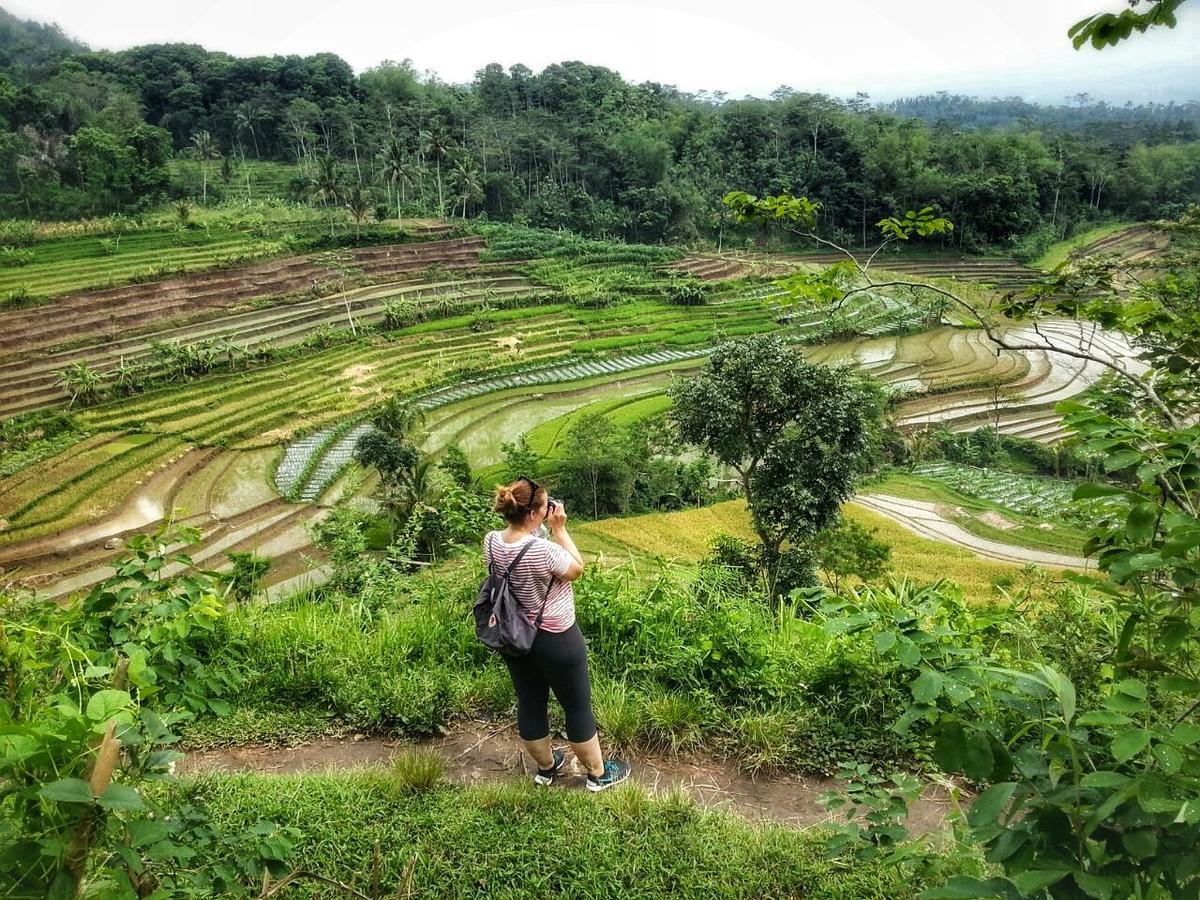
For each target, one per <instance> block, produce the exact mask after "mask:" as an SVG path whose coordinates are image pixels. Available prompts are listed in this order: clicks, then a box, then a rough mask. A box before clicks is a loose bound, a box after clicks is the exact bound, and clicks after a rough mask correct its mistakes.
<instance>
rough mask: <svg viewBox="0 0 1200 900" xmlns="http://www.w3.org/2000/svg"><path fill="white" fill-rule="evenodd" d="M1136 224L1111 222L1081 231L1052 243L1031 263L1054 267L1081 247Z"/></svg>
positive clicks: (1038, 267) (1040, 267)
mask: <svg viewBox="0 0 1200 900" xmlns="http://www.w3.org/2000/svg"><path fill="white" fill-rule="evenodd" d="M1136 224H1137V222H1109V223H1108V224H1107V225H1100V226H1097V227H1096V228H1092V229H1089V230H1088V231H1081V232H1080V233H1079V234H1077V235H1075V236H1074V237H1069V238H1067V239H1066V240H1065V241H1059V242H1058V243H1057V244H1051V245H1050V246H1049V247H1048V248H1047V249H1046V252H1045V253H1043V254H1042V255H1041V256H1039V257H1038V258H1037V259H1035V260H1032V261H1031V262H1030V263H1029V265H1030V266H1031V267H1032V268H1034V269H1042V270H1049V269H1053V268H1055V267H1056V266H1059V265H1061V264H1062V263H1064V262H1066V261H1067V258H1068V257H1069V256H1070V255H1071V253H1072V251H1074V250H1078V249H1079V248H1080V247H1086V246H1087V245H1088V244H1091V243H1093V242H1094V241H1098V240H1100V239H1101V238H1106V237H1108V236H1109V235H1111V234H1116V233H1117V232H1118V231H1124V230H1125V229H1126V228H1132V227H1133V226H1135V225H1136Z"/></svg>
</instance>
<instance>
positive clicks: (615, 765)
mask: <svg viewBox="0 0 1200 900" xmlns="http://www.w3.org/2000/svg"><path fill="white" fill-rule="evenodd" d="M632 771H633V766H631V765H630V764H629V763H627V762H620V761H618V760H615V759H609V760H605V762H604V774H603V775H600V776H599V777H597V776H595V775H593V774H592V773H590V772H589V773H588V777H587V789H588V790H589V791H593V792H595V791H606V790H608V789H609V788H610V787H612V786H613V785H614V784H620V783H621V782H622V781H624V780H625V779H627V778H628V777H629V774H630V773H631V772H632Z"/></svg>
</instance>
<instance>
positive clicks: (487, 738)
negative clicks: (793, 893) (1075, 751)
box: [179, 723, 953, 833]
mask: <svg viewBox="0 0 1200 900" xmlns="http://www.w3.org/2000/svg"><path fill="white" fill-rule="evenodd" d="M555 746H556V747H559V746H560V747H563V748H564V749H567V751H568V752H567V757H568V763H567V769H568V774H566V775H565V776H562V777H560V778H558V779H557V780H556V784H555V788H556V789H559V790H582V788H583V770H582V769H581V768H579V766H578V764H577V763H576V762H575V759H574V757H573V756H572V755H571V753H570V750H569V748H568V747H567V745H566V743H565V742H564V741H561V740H556V741H555ZM411 747H416V748H420V749H423V750H427V751H431V752H433V753H436V754H437V755H438V756H440V757H441V758H442V759H443V760H444V761H445V763H446V776H447V778H448V779H449V780H450V781H452V782H454V783H457V784H467V785H470V784H481V783H485V782H495V781H521V780H525V779H530V778H532V775H533V773H532V771H531V770H530V769H529V761H528V758H527V757H526V756H525V755H524V753H523V752H522V750H521V743H520V741H519V740H518V738H517V735H516V728H515V726H513V725H512V724H511V723H505V724H504V725H500V726H498V727H497V726H496V725H494V724H489V723H472V724H471V725H470V727H464V728H461V729H457V730H455V731H452V732H451V733H449V734H447V735H446V736H445V737H441V738H435V739H432V740H428V741H419V742H415V743H414V742H406V741H400V740H391V739H387V738H380V737H367V736H364V735H357V734H356V735H352V736H350V737H341V738H320V739H317V740H315V741H311V742H309V743H305V744H300V745H299V746H295V747H270V746H265V745H261V744H252V745H248V746H244V747H230V748H223V749H216V750H194V751H192V752H190V753H188V754H187V757H186V758H185V759H184V760H183V761H182V762H181V763H180V767H179V771H180V773H181V774H184V775H199V774H203V773H209V772H256V773H260V774H267V775H288V774H296V773H302V772H329V771H337V770H345V769H361V768H368V767H381V766H387V765H388V764H389V763H390V762H391V760H392V758H393V757H394V756H396V755H397V754H398V753H400V752H401V751H403V750H405V749H407V748H411ZM626 758H629V759H630V760H631V761H632V762H633V767H634V768H633V781H634V782H635V783H636V784H638V785H640V786H641V787H643V788H645V789H646V790H648V791H650V792H651V793H654V794H661V793H666V792H669V791H671V790H674V789H679V790H682V791H683V792H684V793H685V794H687V795H688V796H689V797H690V798H691V799H692V800H694V801H695V802H696V803H697V804H698V805H700V806H703V807H705V808H710V809H714V808H720V809H725V810H727V811H729V812H734V813H737V814H738V815H741V816H745V817H746V818H749V819H767V820H772V821H777V822H781V823H784V824H787V825H792V826H798V827H806V826H810V825H817V824H820V823H822V822H828V821H829V820H830V819H831V816H830V815H829V813H827V812H826V811H825V810H824V809H822V808H821V807H820V806H819V805H818V804H817V798H818V797H819V796H820V795H821V794H822V793H824V792H825V791H828V790H835V789H837V788H838V787H840V786H841V782H839V781H837V780H835V779H828V778H814V777H808V776H804V775H794V774H786V773H781V774H772V775H759V776H757V777H751V776H749V775H746V774H744V773H742V772H740V771H738V770H737V768H736V767H734V766H732V765H731V764H730V763H728V762H725V761H722V760H717V759H713V758H710V757H704V756H699V755H695V756H683V755H680V756H665V755H661V754H643V753H638V754H634V755H632V756H628V757H626ZM952 808H953V801H952V800H951V798H950V794H949V791H948V790H947V789H945V788H944V787H938V786H931V787H929V788H928V789H927V790H926V792H925V795H924V796H923V797H922V798H921V799H920V800H918V801H917V802H916V804H914V806H913V810H912V813H911V814H910V816H909V820H908V826H909V828H910V829H912V830H913V831H914V832H916V833H924V832H928V831H932V830H935V829H937V828H939V827H941V825H942V824H943V823H944V822H945V820H946V817H947V816H948V815H949V813H950V811H951V810H952Z"/></svg>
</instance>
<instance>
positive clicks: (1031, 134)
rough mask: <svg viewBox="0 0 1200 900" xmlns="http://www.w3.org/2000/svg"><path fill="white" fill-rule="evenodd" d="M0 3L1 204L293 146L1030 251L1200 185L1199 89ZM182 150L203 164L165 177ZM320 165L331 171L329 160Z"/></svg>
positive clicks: (297, 189) (432, 178) (651, 235)
mask: <svg viewBox="0 0 1200 900" xmlns="http://www.w3.org/2000/svg"><path fill="white" fill-rule="evenodd" d="M3 15H4V16H5V19H4V20H3V22H0V25H2V26H3V27H0V132H2V134H0V215H4V216H10V217H18V218H42V219H45V218H60V219H67V218H73V217H80V216H96V215H102V214H107V213H113V212H117V213H121V214H124V215H137V214H138V213H139V212H140V211H145V210H147V209H150V208H152V207H154V206H155V205H157V204H159V203H160V202H161V201H162V200H163V199H164V197H165V196H166V195H167V194H168V193H170V192H174V193H175V194H176V195H180V194H186V195H191V194H193V193H194V194H196V195H203V200H204V202H208V201H209V200H215V199H217V198H219V197H220V196H221V193H222V190H223V189H224V188H223V186H222V179H221V178H219V177H217V176H218V173H223V176H224V178H223V181H224V185H225V186H227V185H228V184H229V183H230V181H231V180H232V179H233V177H234V171H235V169H236V168H237V166H238V165H239V164H244V163H246V162H247V161H259V160H272V161H278V162H282V163H288V164H291V165H293V166H295V167H296V169H295V173H294V175H293V176H292V177H291V184H290V185H289V190H290V191H291V193H292V194H293V196H294V197H295V198H296V199H302V198H305V197H306V196H311V194H312V192H313V190H320V187H319V183H320V181H321V178H322V175H321V172H322V168H321V167H322V165H323V163H322V160H323V159H327V160H332V161H336V162H326V163H324V165H325V169H324V171H325V172H326V176H327V177H326V180H327V181H328V178H329V177H337V178H340V180H341V182H342V183H343V184H344V185H345V186H346V187H351V186H354V187H357V188H358V189H359V190H360V192H361V196H362V197H364V198H365V200H366V201H367V203H368V204H384V203H387V204H390V205H391V206H393V207H394V208H396V209H397V210H398V211H399V212H401V213H404V214H438V215H441V214H451V215H458V216H461V217H463V218H466V217H469V216H486V217H487V218H489V219H491V220H495V221H507V222H514V223H517V224H524V225H531V226H534V227H542V228H567V229H570V230H574V231H576V232H579V233H582V234H585V235H588V236H591V237H599V238H612V239H621V240H626V241H638V242H648V243H659V242H673V243H681V242H684V243H686V242H697V241H712V242H715V243H718V244H723V243H724V242H725V241H726V240H727V239H729V238H732V239H734V240H736V241H742V242H746V241H751V240H754V239H755V238H760V237H761V236H760V235H756V234H754V233H753V232H748V231H746V230H745V229H742V230H741V231H737V230H736V229H735V233H734V234H733V235H727V232H728V231H729V229H730V226H731V225H732V223H731V222H730V220H729V219H728V216H727V214H726V213H725V212H724V211H723V208H722V206H721V204H720V198H721V197H722V196H724V195H725V194H726V193H727V192H728V191H731V190H747V191H750V192H752V193H756V194H760V195H765V194H777V193H782V192H790V193H792V194H794V195H797V196H801V195H803V196H809V197H814V198H818V199H819V200H820V201H821V203H822V208H821V222H820V225H821V227H822V229H824V230H825V231H826V232H828V233H829V234H831V235H834V236H836V237H837V238H838V239H839V240H841V241H843V242H855V243H858V244H862V245H865V244H866V243H868V242H869V241H870V240H871V232H872V231H873V227H872V226H873V224H874V223H875V222H876V221H877V220H879V219H880V218H881V217H883V216H885V215H887V214H889V213H890V212H891V211H893V210H897V209H900V210H903V209H910V208H919V207H923V206H932V207H934V208H935V209H936V210H937V211H938V212H939V213H940V214H941V215H945V216H946V217H948V218H950V219H952V220H953V221H954V222H955V223H956V224H957V228H956V230H955V232H954V235H953V236H952V237H947V238H946V239H945V240H944V241H943V242H942V243H943V245H946V246H950V245H953V246H954V247H956V248H957V249H959V250H962V251H966V252H972V251H974V252H979V251H994V252H1005V253H1009V254H1012V255H1016V256H1018V257H1020V258H1033V257H1035V256H1037V255H1038V254H1040V253H1041V252H1042V251H1043V250H1044V249H1045V248H1046V247H1047V246H1048V245H1050V244H1051V243H1053V242H1054V241H1056V240H1061V239H1063V238H1064V237H1066V236H1069V235H1070V234H1072V233H1075V232H1077V231H1079V230H1082V229H1084V228H1085V227H1087V226H1089V225H1092V224H1094V223H1097V222H1103V221H1106V220H1115V221H1123V220H1137V219H1141V218H1147V217H1152V216H1153V217H1157V216H1163V217H1167V218H1171V217H1175V216H1178V215H1179V214H1180V213H1182V212H1183V210H1184V209H1185V208H1186V206H1187V204H1188V203H1189V202H1194V201H1195V200H1196V199H1197V198H1198V197H1200V142H1198V133H1197V129H1198V127H1200V111H1198V110H1197V108H1196V107H1195V105H1194V104H1193V105H1186V106H1180V105H1176V104H1160V105H1145V106H1138V107H1132V106H1126V107H1110V106H1108V105H1106V104H1103V103H1094V102H1092V101H1091V100H1090V98H1089V97H1088V96H1087V95H1078V96H1076V97H1073V98H1064V105H1063V106H1061V107H1039V106H1036V105H1033V104H1029V103H1026V102H1024V101H1021V100H1020V99H1019V98H993V99H990V100H984V99H978V98H971V97H963V96H958V95H952V94H939V95H934V96H924V97H915V98H912V99H909V100H902V101H897V102H893V103H888V104H880V105H875V104H872V103H871V102H870V99H869V98H868V97H865V96H861V95H860V96H858V97H856V98H853V99H849V100H839V99H835V98H832V97H827V96H823V95H820V94H811V93H804V92H802V91H793V90H792V89H791V88H787V87H781V88H779V89H777V90H776V91H774V92H773V93H772V94H771V96H770V97H769V98H766V99H757V98H744V99H731V98H727V97H725V96H724V95H722V94H720V93H715V94H712V93H702V94H699V95H695V94H688V93H684V92H681V91H679V90H677V89H676V88H674V87H672V86H669V85H663V84H656V83H643V84H631V83H628V82H627V81H625V80H623V79H622V78H621V76H620V75H619V74H618V73H616V72H613V71H611V70H609V69H606V68H603V67H601V66H595V65H587V64H585V63H582V62H575V61H568V62H562V63H559V64H555V65H551V66H547V67H546V68H545V69H544V70H543V71H541V72H538V73H535V72H533V71H531V70H530V69H528V68H526V67H525V66H522V65H514V66H512V67H510V68H509V69H507V70H505V69H504V68H503V67H501V66H500V65H498V64H494V63H493V64H490V65H487V66H484V67H483V68H481V69H480V70H479V71H478V72H477V73H476V76H475V79H474V81H473V82H471V83H470V84H463V85H456V84H447V83H445V82H443V81H441V80H439V79H438V78H437V77H436V75H434V74H432V73H420V72H418V71H416V70H415V69H414V67H413V65H412V64H411V62H409V61H404V62H399V63H397V62H390V61H385V62H383V63H381V64H379V65H378V66H375V67H374V68H370V69H368V70H366V71H364V72H363V73H362V74H361V75H356V74H355V73H354V71H353V70H352V69H351V67H350V66H349V65H348V64H347V63H346V62H345V61H344V60H342V59H340V58H339V57H337V56H336V55H334V54H329V53H321V54H317V55H314V56H310V57H303V58H302V57H298V56H288V57H280V56H274V57H266V56H262V57H253V58H235V57H232V56H229V55H227V54H224V53H219V52H210V51H207V50H205V49H203V48H201V47H198V46H195V45H187V44H169V45H157V46H144V47H135V48H132V49H129V50H125V51H121V52H109V51H92V50H89V49H88V48H87V47H86V46H84V45H82V44H78V43H75V42H73V41H71V40H69V39H68V38H66V37H64V36H63V35H62V34H61V32H58V31H56V30H54V29H53V28H51V27H48V26H38V25H35V24H33V23H22V22H20V21H18V20H16V19H14V18H13V17H11V16H8V14H3ZM176 156H180V157H184V158H190V159H192V160H196V161H198V164H199V166H201V167H202V168H203V169H204V170H205V172H204V177H203V181H204V184H203V185H200V184H193V183H190V182H183V183H175V184H172V181H171V179H170V178H169V177H168V176H169V173H168V169H169V165H168V164H169V163H170V161H171V160H172V158H173V157H176ZM334 169H336V170H338V173H339V174H338V175H336V176H330V175H329V173H330V172H332V171H333V170H334Z"/></svg>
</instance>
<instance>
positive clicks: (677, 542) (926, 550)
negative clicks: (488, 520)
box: [572, 500, 1022, 603]
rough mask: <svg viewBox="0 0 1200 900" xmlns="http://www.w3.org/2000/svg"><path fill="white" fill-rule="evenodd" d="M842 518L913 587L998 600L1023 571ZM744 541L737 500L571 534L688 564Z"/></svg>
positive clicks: (859, 512) (584, 546)
mask: <svg viewBox="0 0 1200 900" xmlns="http://www.w3.org/2000/svg"><path fill="white" fill-rule="evenodd" d="M844 513H845V515H846V517H847V518H849V519H851V520H853V521H856V522H860V523H861V524H863V525H866V526H867V527H869V528H873V529H876V535H875V536H876V537H877V538H878V539H879V540H881V541H883V542H884V543H886V544H887V545H888V546H889V547H891V548H892V562H891V567H892V572H893V573H894V574H895V575H896V576H898V577H901V578H911V579H913V580H914V581H918V582H929V581H935V580H937V579H938V578H949V579H950V580H952V581H954V582H956V583H957V584H958V585H959V586H960V587H961V588H962V589H963V593H964V594H965V596H966V597H967V598H968V599H969V600H971V601H973V602H977V603H985V602H991V601H995V600H997V599H998V598H999V594H998V592H997V590H996V585H997V584H1011V583H1012V581H1013V579H1014V578H1015V577H1016V576H1017V574H1018V573H1020V571H1021V569H1022V567H1021V566H1018V565H1016V564H1012V563H1002V562H994V561H991V560H984V559H980V558H979V557H977V556H976V555H975V554H973V553H970V552H968V551H967V550H963V549H962V548H959V547H954V546H952V545H950V544H944V543H941V542H939V541H933V540H929V539H927V538H923V537H920V536H919V535H915V534H913V533H912V532H910V531H908V530H907V529H905V528H904V527H903V526H901V525H899V524H897V523H896V522H893V521H892V520H891V519H889V518H887V517H885V516H881V515H879V514H878V513H875V512H872V511H870V510H866V509H863V508H862V507H859V506H855V505H854V504H847V505H846V507H844ZM722 531H724V532H726V533H728V534H732V535H734V536H735V537H740V538H745V539H747V540H750V539H753V538H754V531H753V529H752V527H751V525H750V516H749V514H748V513H747V512H746V504H745V502H744V501H742V500H730V501H728V502H726V503H717V504H714V505H713V506H706V507H701V508H700V509H694V510H692V509H689V510H682V511H679V512H670V513H650V514H648V515H644V516H631V517H629V518H624V519H603V520H601V521H598V522H587V523H584V524H581V525H578V526H576V527H575V528H574V529H573V530H572V535H573V536H574V537H575V540H576V543H577V544H578V545H579V548H580V550H582V551H584V552H588V553H593V554H599V553H604V554H606V555H620V556H625V557H629V556H633V557H639V556H640V557H663V558H666V559H673V560H679V561H682V562H690V561H695V560H698V559H701V558H702V557H704V556H705V555H706V554H707V552H708V548H709V542H710V541H711V540H712V538H713V536H714V535H716V534H717V533H718V532H722Z"/></svg>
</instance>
